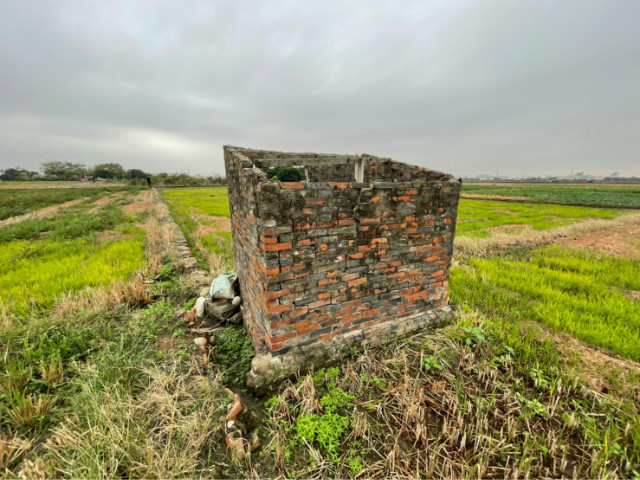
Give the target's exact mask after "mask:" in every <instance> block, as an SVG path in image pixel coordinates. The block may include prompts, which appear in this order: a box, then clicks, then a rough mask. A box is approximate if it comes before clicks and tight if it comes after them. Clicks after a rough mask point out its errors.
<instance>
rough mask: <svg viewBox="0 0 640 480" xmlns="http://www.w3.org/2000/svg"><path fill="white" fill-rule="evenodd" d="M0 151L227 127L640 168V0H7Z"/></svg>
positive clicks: (90, 152) (112, 157)
mask: <svg viewBox="0 0 640 480" xmlns="http://www.w3.org/2000/svg"><path fill="white" fill-rule="evenodd" d="M0 8H2V10H3V11H2V15H0V62H1V65H2V67H3V68H2V71H1V72H0V127H1V130H0V168H2V167H11V166H14V165H21V166H25V167H29V168H34V169H35V168H37V167H38V164H39V163H40V162H43V161H48V160H54V159H55V160H62V159H68V160H71V161H79V162H84V163H87V164H94V163H97V162H102V161H117V162H120V163H122V164H123V165H126V166H128V167H130V168H134V167H135V168H143V169H146V170H150V171H158V170H165V171H176V170H186V169H189V170H190V171H191V172H199V173H203V174H211V173H222V172H223V170H224V167H223V164H222V148H221V146H222V145H223V144H226V143H231V144H240V145H243V146H250V147H258V148H274V149H283V150H305V151H326V152H337V153H356V152H367V153H371V154H380V155H385V156H391V157H394V158H396V159H399V160H404V161H409V162H414V163H418V164H420V165H424V166H429V167H433V168H438V169H444V170H447V171H450V172H452V173H454V174H456V175H462V174H467V173H493V172H495V171H496V170H498V169H500V170H501V172H505V173H507V172H513V173H519V172H525V173H527V172H528V173H537V172H543V173H544V172H545V171H547V172H551V173H555V172H558V171H559V170H562V169H565V170H570V169H571V168H578V169H586V170H589V169H591V170H594V171H596V170H597V171H598V172H601V173H608V172H609V171H610V170H613V169H615V170H619V171H627V172H628V173H630V174H637V175H638V174H640V168H639V167H638V153H639V152H638V150H639V142H638V140H637V139H636V138H635V136H636V135H635V132H636V131H637V127H638V126H640V29H638V28H637V18H639V17H640V3H638V2H636V1H634V0H629V1H616V2H607V1H601V2H596V1H587V2H585V1H565V2H555V1H550V0H540V1H535V2H513V1H482V2H473V1H464V2H456V3H453V2H446V1H438V2H435V1H434V2H384V1H353V2H335V3H332V2H301V1H278V2H275V1H274V2H255V1H237V2H210V1H204V0H203V1H193V2H150V1H138V2H79V1H64V2H37V1H21V2H4V3H3V4H2V6H1V7H0Z"/></svg>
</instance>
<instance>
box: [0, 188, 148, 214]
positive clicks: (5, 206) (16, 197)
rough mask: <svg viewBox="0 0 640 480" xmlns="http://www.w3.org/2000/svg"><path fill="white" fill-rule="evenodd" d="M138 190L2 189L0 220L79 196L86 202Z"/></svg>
mask: <svg viewBox="0 0 640 480" xmlns="http://www.w3.org/2000/svg"><path fill="white" fill-rule="evenodd" d="M139 190H140V188H139V187H88V188H55V189H54V188H41V189H2V190H1V192H0V220H4V219H6V218H9V217H15V216H18V215H24V214H25V213H29V212H33V211H35V210H39V209H41V208H44V207H49V206H51V205H59V204H61V203H65V202H68V201H70V200H76V199H79V198H86V202H92V201H95V200H97V199H98V198H100V197H103V196H105V195H109V194H111V193H115V192H121V191H129V192H132V193H137V192H138V191H139Z"/></svg>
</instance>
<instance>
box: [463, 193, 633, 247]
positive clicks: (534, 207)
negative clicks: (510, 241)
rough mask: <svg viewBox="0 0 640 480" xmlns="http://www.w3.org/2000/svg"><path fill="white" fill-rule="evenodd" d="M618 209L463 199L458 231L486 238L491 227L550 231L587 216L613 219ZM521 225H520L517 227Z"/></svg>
mask: <svg viewBox="0 0 640 480" xmlns="http://www.w3.org/2000/svg"><path fill="white" fill-rule="evenodd" d="M620 214H621V212H620V211H619V210H613V209H603V208H589V207H575V206H566V205H542V204H528V203H509V202H494V201H487V200H470V199H466V198H461V199H460V206H459V209H458V222H457V225H456V234H457V235H461V236H472V237H487V236H490V235H491V231H490V230H489V229H491V228H496V227H501V226H504V225H508V226H513V228H511V229H510V230H506V229H505V230H503V233H514V234H515V233H521V232H523V231H525V230H526V229H533V230H547V229H550V228H555V227H559V226H562V225H567V224H569V223H577V222H580V221H582V220H585V219H592V218H601V219H611V218H616V217H617V216H618V215H620ZM518 227H519V228H518Z"/></svg>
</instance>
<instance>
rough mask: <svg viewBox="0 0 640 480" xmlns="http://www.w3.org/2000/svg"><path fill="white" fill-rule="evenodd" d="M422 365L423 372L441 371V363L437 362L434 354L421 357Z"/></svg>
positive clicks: (433, 372)
mask: <svg viewBox="0 0 640 480" xmlns="http://www.w3.org/2000/svg"><path fill="white" fill-rule="evenodd" d="M422 367H423V368H424V370H425V372H427V373H429V374H431V375H433V374H435V373H436V372H440V371H442V368H443V367H442V365H441V364H440V362H438V359H437V358H436V357H435V356H434V355H428V356H426V357H424V358H423V359H422Z"/></svg>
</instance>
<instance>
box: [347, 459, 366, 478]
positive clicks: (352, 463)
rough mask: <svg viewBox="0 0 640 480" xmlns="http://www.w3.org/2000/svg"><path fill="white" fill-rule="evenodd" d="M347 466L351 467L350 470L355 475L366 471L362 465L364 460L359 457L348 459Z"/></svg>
mask: <svg viewBox="0 0 640 480" xmlns="http://www.w3.org/2000/svg"><path fill="white" fill-rule="evenodd" d="M347 465H348V466H349V470H350V471H351V473H352V474H353V475H357V474H359V473H360V472H361V471H362V470H363V469H364V466H363V465H362V459H360V458H358V457H353V458H348V459H347Z"/></svg>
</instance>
